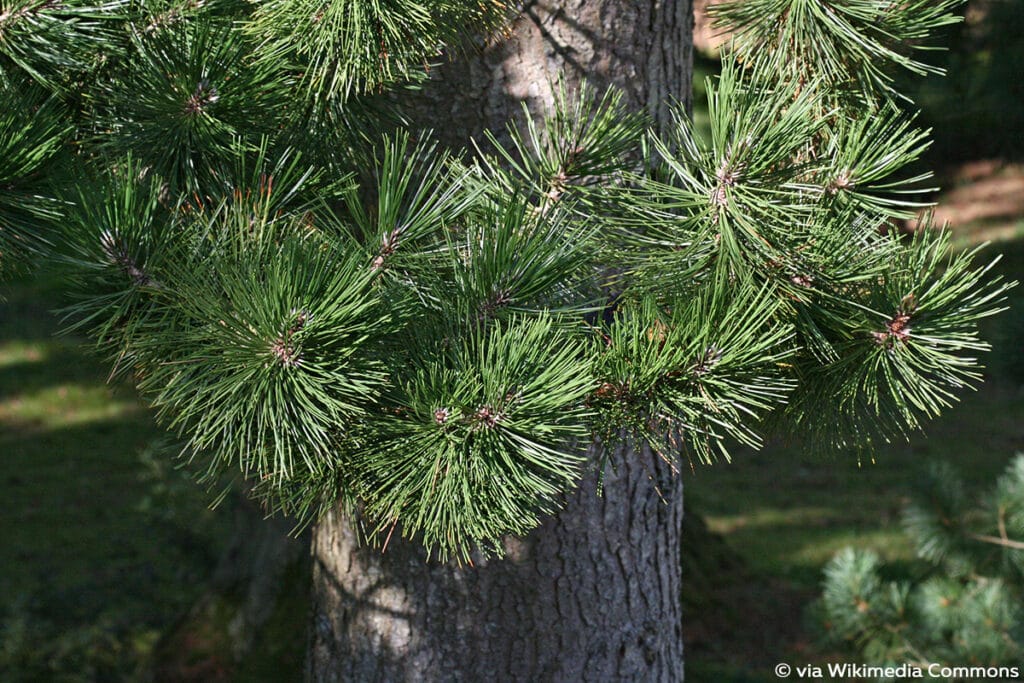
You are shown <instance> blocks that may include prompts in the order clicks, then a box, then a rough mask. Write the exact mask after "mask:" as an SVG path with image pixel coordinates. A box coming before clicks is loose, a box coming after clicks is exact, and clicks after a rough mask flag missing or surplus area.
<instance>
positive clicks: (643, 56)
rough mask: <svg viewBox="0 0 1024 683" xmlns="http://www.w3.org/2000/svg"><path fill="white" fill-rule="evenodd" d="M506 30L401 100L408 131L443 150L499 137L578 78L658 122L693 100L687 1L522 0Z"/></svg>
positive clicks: (542, 109)
mask: <svg viewBox="0 0 1024 683" xmlns="http://www.w3.org/2000/svg"><path fill="white" fill-rule="evenodd" d="M522 4H523V9H522V13H521V14H520V15H519V17H518V18H517V19H516V21H515V23H514V24H513V26H512V29H511V31H510V35H509V36H508V37H505V38H501V39H492V40H490V41H488V42H487V43H484V44H481V45H479V46H477V51H475V52H474V53H473V54H469V55H466V54H462V55H456V56H454V57H453V58H452V59H451V60H450V61H448V62H446V63H444V64H442V65H441V67H440V68H437V69H435V70H434V71H433V72H432V73H431V80H430V82H429V83H428V85H427V87H426V88H424V90H423V91H422V92H421V93H419V94H418V95H414V96H407V95H403V96H402V102H403V104H404V105H405V107H406V109H407V111H408V113H409V114H410V115H411V119H412V122H413V127H414V128H423V129H431V130H433V131H434V134H435V135H436V136H437V137H438V138H439V140H440V141H441V142H443V143H445V144H447V145H449V146H451V147H458V146H461V145H464V144H466V142H467V141H468V140H469V139H470V138H471V137H472V138H473V139H475V140H478V141H479V140H481V139H482V136H483V132H484V130H488V129H489V130H492V131H494V132H498V133H500V132H501V130H502V129H503V128H504V126H505V123H506V122H508V121H519V120H520V119H521V118H522V105H523V104H526V105H527V107H528V108H529V110H530V112H531V113H532V114H533V115H534V116H537V115H539V114H541V113H542V112H545V111H550V109H551V107H552V105H553V101H554V95H553V88H552V86H553V85H554V84H555V83H556V82H557V80H558V79H560V80H561V81H562V82H563V83H564V84H565V85H566V86H567V87H568V88H569V89H570V91H571V90H573V89H575V88H576V87H577V86H578V85H579V83H580V81H582V80H584V79H586V80H587V81H588V82H589V83H590V84H591V85H593V86H595V88H596V89H597V90H598V91H599V92H601V91H604V90H605V89H607V88H608V87H609V86H614V87H616V88H618V89H619V90H620V91H621V92H622V93H623V94H624V95H625V100H626V103H627V105H629V106H630V107H632V108H633V109H634V110H636V111H644V112H647V114H648V115H649V116H650V117H651V119H652V121H654V122H655V123H656V124H657V125H658V126H659V127H661V126H664V125H667V124H668V123H669V121H670V116H669V106H670V105H671V103H672V102H674V101H678V102H681V103H683V104H684V106H685V107H686V109H687V111H689V109H690V103H691V88H690V84H691V83H690V80H691V71H692V64H693V41H692V38H693V9H692V2H691V0H529V1H528V2H524V3H522Z"/></svg>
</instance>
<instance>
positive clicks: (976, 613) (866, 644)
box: [816, 455, 1024, 668]
mask: <svg viewBox="0 0 1024 683" xmlns="http://www.w3.org/2000/svg"><path fill="white" fill-rule="evenodd" d="M922 483H923V484H924V486H922V490H921V491H920V492H919V493H918V495H917V497H916V498H917V499H916V500H915V502H914V503H913V504H911V505H910V506H908V508H907V509H906V511H905V512H904V518H903V521H904V527H905V529H906V531H907V534H908V535H909V536H910V537H911V539H912V541H913V544H914V546H915V548H916V550H917V556H918V557H919V558H920V559H921V560H923V561H924V562H925V563H927V568H926V569H924V571H922V572H920V573H919V575H918V576H915V577H914V578H913V579H911V580H891V579H887V578H885V577H886V574H887V573H889V571H890V570H889V568H887V567H886V566H885V565H884V564H883V563H882V561H881V559H880V558H879V557H878V555H877V554H875V553H873V552H869V551H858V550H854V549H852V548H847V549H846V550H844V551H842V552H840V553H839V554H838V555H836V556H835V558H833V560H832V561H831V562H830V563H829V565H828V567H826V569H825V584H824V594H823V596H822V599H821V601H820V602H819V603H818V604H817V606H816V612H817V616H818V618H819V619H820V621H821V623H822V625H823V626H824V627H825V628H826V633H827V634H828V638H829V640H831V641H832V642H834V643H838V644H842V645H843V646H844V647H847V648H851V649H854V650H855V651H857V652H858V653H859V654H860V655H861V656H862V657H863V659H864V660H865V661H866V662H868V663H871V664H877V665H893V664H900V663H915V664H917V665H918V666H921V667H924V668H927V667H928V666H929V665H930V664H932V663H936V662H937V663H940V664H942V665H943V666H984V667H999V666H1007V667H1010V666H1020V664H1021V662H1022V660H1024V647H1022V643H1024V622H1022V618H1021V616H1022V615H1021V610H1020V605H1021V585H1022V583H1021V568H1022V566H1024V542H1022V541H1021V539H1022V538H1024V456H1021V455H1018V456H1017V457H1016V458H1015V459H1014V460H1013V461H1012V462H1011V464H1010V466H1009V468H1008V469H1007V471H1006V473H1005V474H1004V475H1003V476H1001V477H1000V478H999V480H998V481H997V482H996V485H995V487H994V489H993V490H992V491H991V492H989V493H988V495H986V496H985V497H984V498H983V499H982V500H981V501H980V504H979V503H972V502H971V501H970V500H969V499H968V497H967V496H966V495H965V493H964V488H963V483H962V482H961V481H960V479H959V478H958V477H957V475H956V472H955V471H954V470H953V468H952V467H951V466H949V465H948V464H945V463H936V464H935V465H934V466H933V467H932V468H931V472H930V476H929V477H928V479H927V480H926V481H925V482H922Z"/></svg>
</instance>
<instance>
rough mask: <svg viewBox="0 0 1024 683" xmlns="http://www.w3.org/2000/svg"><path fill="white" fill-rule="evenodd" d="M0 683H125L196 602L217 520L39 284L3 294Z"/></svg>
mask: <svg viewBox="0 0 1024 683" xmlns="http://www.w3.org/2000/svg"><path fill="white" fill-rule="evenodd" d="M0 296H2V297H3V298H4V299H5V301H4V302H3V303H2V304H0V461H2V463H3V475H0V499H2V500H3V501H4V505H3V506H2V507H0V527H2V528H3V530H4V542H3V543H2V544H0V643H2V645H0V680H4V681H33V680H39V681H54V680H67V681H76V680H120V679H123V678H131V677H132V676H133V675H134V674H135V673H136V672H137V670H138V668H139V666H140V663H141V662H142V661H144V659H145V656H146V655H147V653H148V651H149V650H150V648H152V646H153V644H154V642H155V641H156V639H157V637H158V636H159V634H160V633H162V632H163V631H164V630H165V629H166V628H167V626H168V625H169V624H170V622H171V621H172V620H173V619H175V618H176V617H177V616H178V615H179V614H180V612H181V611H182V610H183V609H184V608H185V607H187V606H188V605H189V604H190V603H191V601H192V600H194V599H195V597H196V595H197V593H198V591H199V590H201V588H202V586H203V584H204V582H205V580H206V578H207V576H208V574H209V571H210V568H211V566H212V563H213V561H214V559H215V557H216V546H217V544H218V539H220V538H221V537H222V535H223V534H224V532H225V531H226V526H225V524H224V523H223V520H222V519H221V517H220V516H219V515H217V514H216V513H212V512H211V511H209V510H208V509H207V507H206V505H207V502H208V497H207V496H206V494H205V492H203V491H202V490H200V489H198V488H196V487H193V486H191V485H183V484H182V483H180V480H181V478H182V477H181V474H180V473H178V472H175V471H174V470H172V469H171V468H169V467H168V466H167V465H166V464H164V462H163V461H158V460H155V459H154V458H152V457H151V453H149V451H147V448H148V447H149V446H150V444H152V443H153V441H154V440H155V439H156V438H157V436H158V434H159V433H160V432H159V430H158V429H157V427H156V426H155V425H154V424H153V421H152V419H151V417H150V416H149V414H148V413H147V412H146V411H145V410H144V408H143V407H142V406H141V404H140V402H139V400H138V398H137V396H136V395H135V393H134V392H133V391H132V390H131V388H130V387H128V386H126V385H122V384H115V385H113V386H110V385H108V384H107V383H106V374H105V369H104V364H103V363H102V362H100V360H98V359H97V358H95V357H94V356H93V355H91V354H90V353H89V351H88V350H87V349H86V348H85V346H84V340H82V339H80V338H76V337H61V336H56V332H57V328H58V323H57V320H56V318H55V317H54V316H53V315H52V314H51V313H50V311H49V309H51V308H53V307H54V306H55V305H56V304H57V302H58V298H57V296H56V293H55V290H54V284H53V283H52V282H48V281H46V280H45V279H43V280H39V279H31V278H22V279H20V280H17V281H15V282H13V283H12V282H9V283H5V284H4V285H3V286H2V287H0Z"/></svg>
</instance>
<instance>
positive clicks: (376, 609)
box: [308, 449, 683, 683]
mask: <svg viewBox="0 0 1024 683" xmlns="http://www.w3.org/2000/svg"><path fill="white" fill-rule="evenodd" d="M617 456H618V457H617V458H616V461H617V463H618V466H617V467H616V468H615V470H614V471H613V470H609V471H608V473H607V475H606V479H605V488H604V492H603V495H598V494H597V492H596V490H595V489H596V481H595V478H593V477H591V478H590V479H588V480H587V481H586V482H585V483H584V485H583V486H582V487H581V488H580V489H579V490H578V491H577V492H576V493H575V494H574V495H573V496H571V498H570V500H569V501H568V505H567V506H566V507H565V509H564V510H563V511H562V513H561V514H559V515H557V516H556V517H554V518H553V519H549V520H547V521H546V523H545V524H544V525H543V526H541V528H539V529H537V530H536V531H535V532H534V533H532V534H530V535H529V536H528V537H526V538H522V539H511V538H510V539H507V540H506V543H505V550H506V553H507V554H506V557H505V558H504V559H502V560H491V561H480V562H478V563H477V564H476V565H475V566H472V567H465V568H459V567H456V566H453V565H451V564H444V565H441V564H437V563H431V562H429V561H428V560H427V559H426V557H425V555H424V553H423V551H422V549H421V548H420V547H419V546H418V545H417V544H416V543H415V542H407V541H399V542H396V541H395V540H394V539H392V540H391V542H390V544H389V545H388V548H387V551H386V552H385V553H384V554H381V552H380V551H379V550H375V549H373V548H369V547H366V546H360V545H359V542H358V537H357V532H356V531H355V530H354V529H353V526H352V525H351V524H350V523H349V520H348V519H345V518H344V517H340V516H334V515H332V516H328V517H327V518H325V519H324V520H323V521H322V522H321V523H320V524H319V526H318V527H317V529H316V531H315V532H314V536H313V555H314V563H315V564H314V567H313V594H314V596H315V597H314V608H313V624H312V629H313V630H312V634H311V648H310V652H309V660H308V662H309V672H308V673H309V678H310V679H311V680H312V681H316V682H317V683H321V682H328V681H330V682H333V681H360V682H362V681H409V682H414V681H415V682H420V681H445V682H447V681H474V682H475V681H531V682H542V681H555V682H559V683H561V682H565V681H624V680H626V681H680V680H682V678H683V644H682V634H681V619H680V600H679V598H680V581H679V575H680V571H679V566H680V565H679V536H680V534H679V530H680V524H681V521H682V511H683V505H682V503H683V496H682V484H681V479H680V478H679V476H678V475H677V474H673V473H672V472H671V471H670V467H669V465H667V464H666V463H665V462H663V461H662V460H661V459H660V458H658V457H657V456H655V455H653V454H651V452H650V451H649V450H648V449H641V450H640V451H638V452H636V453H622V452H620V453H618V454H617Z"/></svg>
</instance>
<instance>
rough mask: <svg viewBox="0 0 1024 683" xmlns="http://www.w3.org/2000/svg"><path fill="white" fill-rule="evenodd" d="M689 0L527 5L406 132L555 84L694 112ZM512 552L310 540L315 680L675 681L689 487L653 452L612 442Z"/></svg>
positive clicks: (450, 77) (448, 69)
mask: <svg viewBox="0 0 1024 683" xmlns="http://www.w3.org/2000/svg"><path fill="white" fill-rule="evenodd" d="M692 23H693V19H692V8H691V0H531V1H530V2H526V3H525V6H524V7H523V10H522V15H521V16H520V17H519V18H518V20H517V22H516V24H515V25H514V27H513V30H512V32H511V34H510V36H508V37H507V38H505V39H503V40H501V41H500V42H495V43H492V44H488V45H486V46H484V47H483V49H482V50H481V51H480V52H479V53H478V54H475V55H471V56H462V57H459V58H457V59H455V60H453V61H452V62H450V63H447V64H445V65H443V66H442V67H441V68H439V69H436V70H435V71H434V73H432V78H431V81H430V83H429V84H428V87H427V88H425V90H424V91H423V92H422V93H421V94H419V95H418V96H417V97H416V98H415V99H414V100H412V103H411V104H410V105H409V111H410V112H411V118H412V120H413V121H414V123H415V124H417V125H420V126H422V127H427V128H433V129H435V130H436V131H437V134H438V136H439V138H440V139H441V141H442V142H444V143H446V144H448V145H451V146H459V145H464V144H465V143H466V141H467V140H468V138H469V137H470V136H472V137H474V138H477V139H479V138H480V136H481V133H482V132H483V130H485V129H490V130H500V129H501V128H503V127H504V125H505V124H506V122H507V121H508V120H510V119H514V118H517V117H518V116H519V111H520V108H521V103H524V102H525V103H526V104H527V105H528V106H529V108H530V111H531V113H532V114H533V115H537V114H539V113H541V112H543V111H545V110H548V109H549V108H550V107H551V104H552V100H553V97H552V88H551V85H552V80H553V79H555V78H556V77H559V78H561V80H562V81H563V82H564V83H565V85H566V86H567V87H568V88H569V89H570V90H571V89H573V88H574V87H575V86H577V85H578V84H579V82H580V80H581V79H583V78H586V79H587V80H588V81H589V82H590V83H591V84H592V85H594V86H596V87H597V88H598V89H599V90H601V89H603V88H606V87H608V86H611V85H613V86H615V87H617V88H619V89H620V90H622V91H623V92H624V93H625V96H626V102H627V104H629V105H630V106H632V107H634V108H635V109H637V110H643V111H646V112H647V113H648V114H649V115H650V116H651V117H652V120H653V121H654V122H655V124H656V125H658V126H663V125H665V124H666V123H667V122H668V118H669V117H668V106H669V104H670V102H671V101H672V100H673V99H674V100H677V101H679V102H682V103H683V104H684V105H686V106H687V108H689V102H690V78H691V70H692V43H691V38H692ZM612 466H613V467H612V469H609V471H608V472H607V473H606V476H605V486H604V491H603V494H602V495H598V493H597V491H596V477H594V476H592V477H591V478H590V479H588V480H586V481H585V482H584V484H583V486H581V488H580V489H579V490H578V491H577V492H576V493H575V494H573V495H572V496H570V497H569V499H568V500H567V501H566V506H565V508H564V509H563V511H562V512H561V513H560V514H558V515H556V516H555V517H554V518H552V519H549V520H547V521H546V522H545V523H544V524H543V525H542V526H541V527H540V528H538V529H536V530H535V531H534V532H533V533H532V534H530V535H529V536H527V537H526V538H521V539H508V540H507V541H506V551H507V557H506V558H505V559H503V560H488V561H480V562H478V563H476V565H475V566H471V567H463V568H459V567H456V566H453V565H448V564H446V565H439V564H437V563H431V562H429V561H428V560H427V559H426V558H425V557H424V554H423V553H422V551H421V550H420V549H419V548H418V546H416V545H415V544H414V543H408V542H404V541H401V540H396V539H392V540H391V541H390V543H389V545H388V547H387V551H386V553H384V554H381V553H380V551H379V550H374V549H372V548H366V547H360V545H359V542H358V540H359V535H358V531H357V530H356V527H355V526H354V522H353V520H351V519H348V518H346V517H345V516H343V515H342V514H340V513H332V514H330V515H328V516H327V517H325V518H324V519H323V520H322V521H321V522H320V523H319V524H318V525H317V527H316V529H315V530H314V534H313V549H312V552H313V559H314V568H313V588H312V595H313V608H312V623H311V632H310V647H309V651H308V657H307V678H308V679H309V680H311V681H316V682H334V681H357V682H359V683H363V682H372V681H417V682H419V681H445V682H447V681H489V680H498V681H506V680H508V681H519V680H521V681H531V682H532V681H538V682H539V681H558V682H559V683H561V682H563V681H617V680H643V681H681V680H682V679H683V646H682V636H681V624H680V621H681V620H680V604H679V599H680V565H679V538H680V525H681V521H682V511H683V495H682V483H681V480H680V478H679V477H678V476H677V475H674V474H673V473H672V472H671V467H670V466H669V465H668V464H666V463H665V462H663V461H661V460H660V459H659V458H657V457H656V456H654V455H652V454H651V452H650V451H649V450H647V449H640V450H639V451H638V452H618V453H616V454H614V456H613V458H612Z"/></svg>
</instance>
